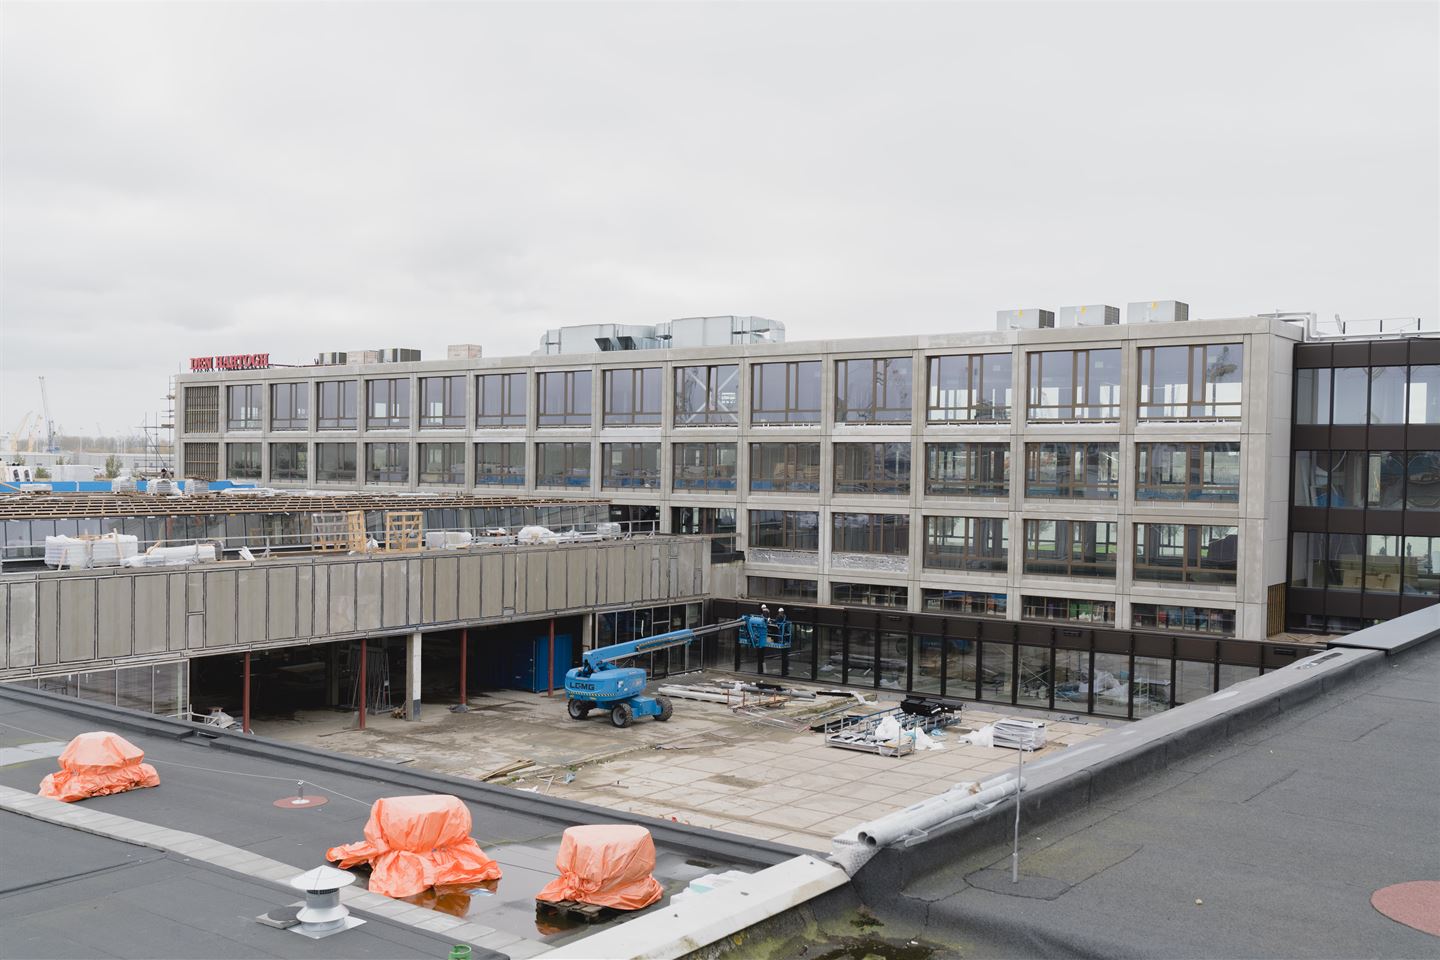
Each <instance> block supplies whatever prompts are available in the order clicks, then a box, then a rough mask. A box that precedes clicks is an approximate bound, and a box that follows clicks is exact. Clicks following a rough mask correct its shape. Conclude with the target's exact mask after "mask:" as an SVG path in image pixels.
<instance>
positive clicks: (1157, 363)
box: [1139, 343, 1245, 420]
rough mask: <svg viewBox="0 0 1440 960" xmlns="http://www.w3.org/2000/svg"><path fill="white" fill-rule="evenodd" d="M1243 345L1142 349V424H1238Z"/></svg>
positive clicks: (1140, 394) (1192, 345)
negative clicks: (1214, 421) (1146, 420)
mask: <svg viewBox="0 0 1440 960" xmlns="http://www.w3.org/2000/svg"><path fill="white" fill-rule="evenodd" d="M1244 349H1245V348H1244V346H1243V345H1242V344H1238V343H1208V344H1187V345H1182V346H1173V347H1141V348H1140V373H1139V382H1140V390H1139V398H1140V418H1141V419H1142V420H1145V419H1149V420H1176V419H1179V420H1238V419H1239V418H1240V385H1241V379H1242V378H1243V376H1244V372H1245V371H1244V366H1245V364H1244V356H1245V352H1244Z"/></svg>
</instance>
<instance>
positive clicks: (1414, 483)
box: [1293, 450, 1440, 510]
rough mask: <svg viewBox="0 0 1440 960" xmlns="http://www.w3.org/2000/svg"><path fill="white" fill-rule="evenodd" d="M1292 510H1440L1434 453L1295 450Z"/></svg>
mask: <svg viewBox="0 0 1440 960" xmlns="http://www.w3.org/2000/svg"><path fill="white" fill-rule="evenodd" d="M1293 502H1294V504H1295V506H1297V507H1318V508H1321V509H1326V508H1328V509H1330V510H1440V450H1297V451H1295V491H1294V500H1293Z"/></svg>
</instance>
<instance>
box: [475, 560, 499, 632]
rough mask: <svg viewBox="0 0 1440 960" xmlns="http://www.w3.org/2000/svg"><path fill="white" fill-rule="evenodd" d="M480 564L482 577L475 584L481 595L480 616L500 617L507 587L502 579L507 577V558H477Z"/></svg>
mask: <svg viewBox="0 0 1440 960" xmlns="http://www.w3.org/2000/svg"><path fill="white" fill-rule="evenodd" d="M474 559H477V560H479V562H480V576H479V578H478V579H477V581H476V583H475V590H476V591H477V592H478V594H479V601H480V616H482V617H498V616H500V614H501V611H502V609H503V608H504V600H505V587H504V584H502V583H501V582H500V578H501V577H502V576H504V575H505V558H504V557H496V556H487V557H476V558H474Z"/></svg>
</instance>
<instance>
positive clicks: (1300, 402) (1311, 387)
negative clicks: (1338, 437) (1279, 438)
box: [1295, 369, 1330, 426]
mask: <svg viewBox="0 0 1440 960" xmlns="http://www.w3.org/2000/svg"><path fill="white" fill-rule="evenodd" d="M1295 422H1296V423H1299V424H1307V425H1308V424H1318V425H1321V426H1323V425H1325V424H1328V423H1329V422H1330V370H1328V369H1324V370H1310V369H1305V370H1296V371H1295Z"/></svg>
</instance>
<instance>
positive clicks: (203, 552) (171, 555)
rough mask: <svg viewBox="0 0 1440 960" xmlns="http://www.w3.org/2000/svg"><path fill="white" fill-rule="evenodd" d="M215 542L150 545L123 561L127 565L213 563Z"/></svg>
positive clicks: (162, 565) (149, 565) (159, 565)
mask: <svg viewBox="0 0 1440 960" xmlns="http://www.w3.org/2000/svg"><path fill="white" fill-rule="evenodd" d="M215 559H216V554H215V544H213V543H194V544H190V545H189V546H185V547H151V548H150V550H149V551H147V552H146V553H142V554H140V555H139V556H138V557H129V558H128V559H126V560H125V561H124V565H125V566H127V567H183V566H188V565H189V564H192V563H214V562H215Z"/></svg>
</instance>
